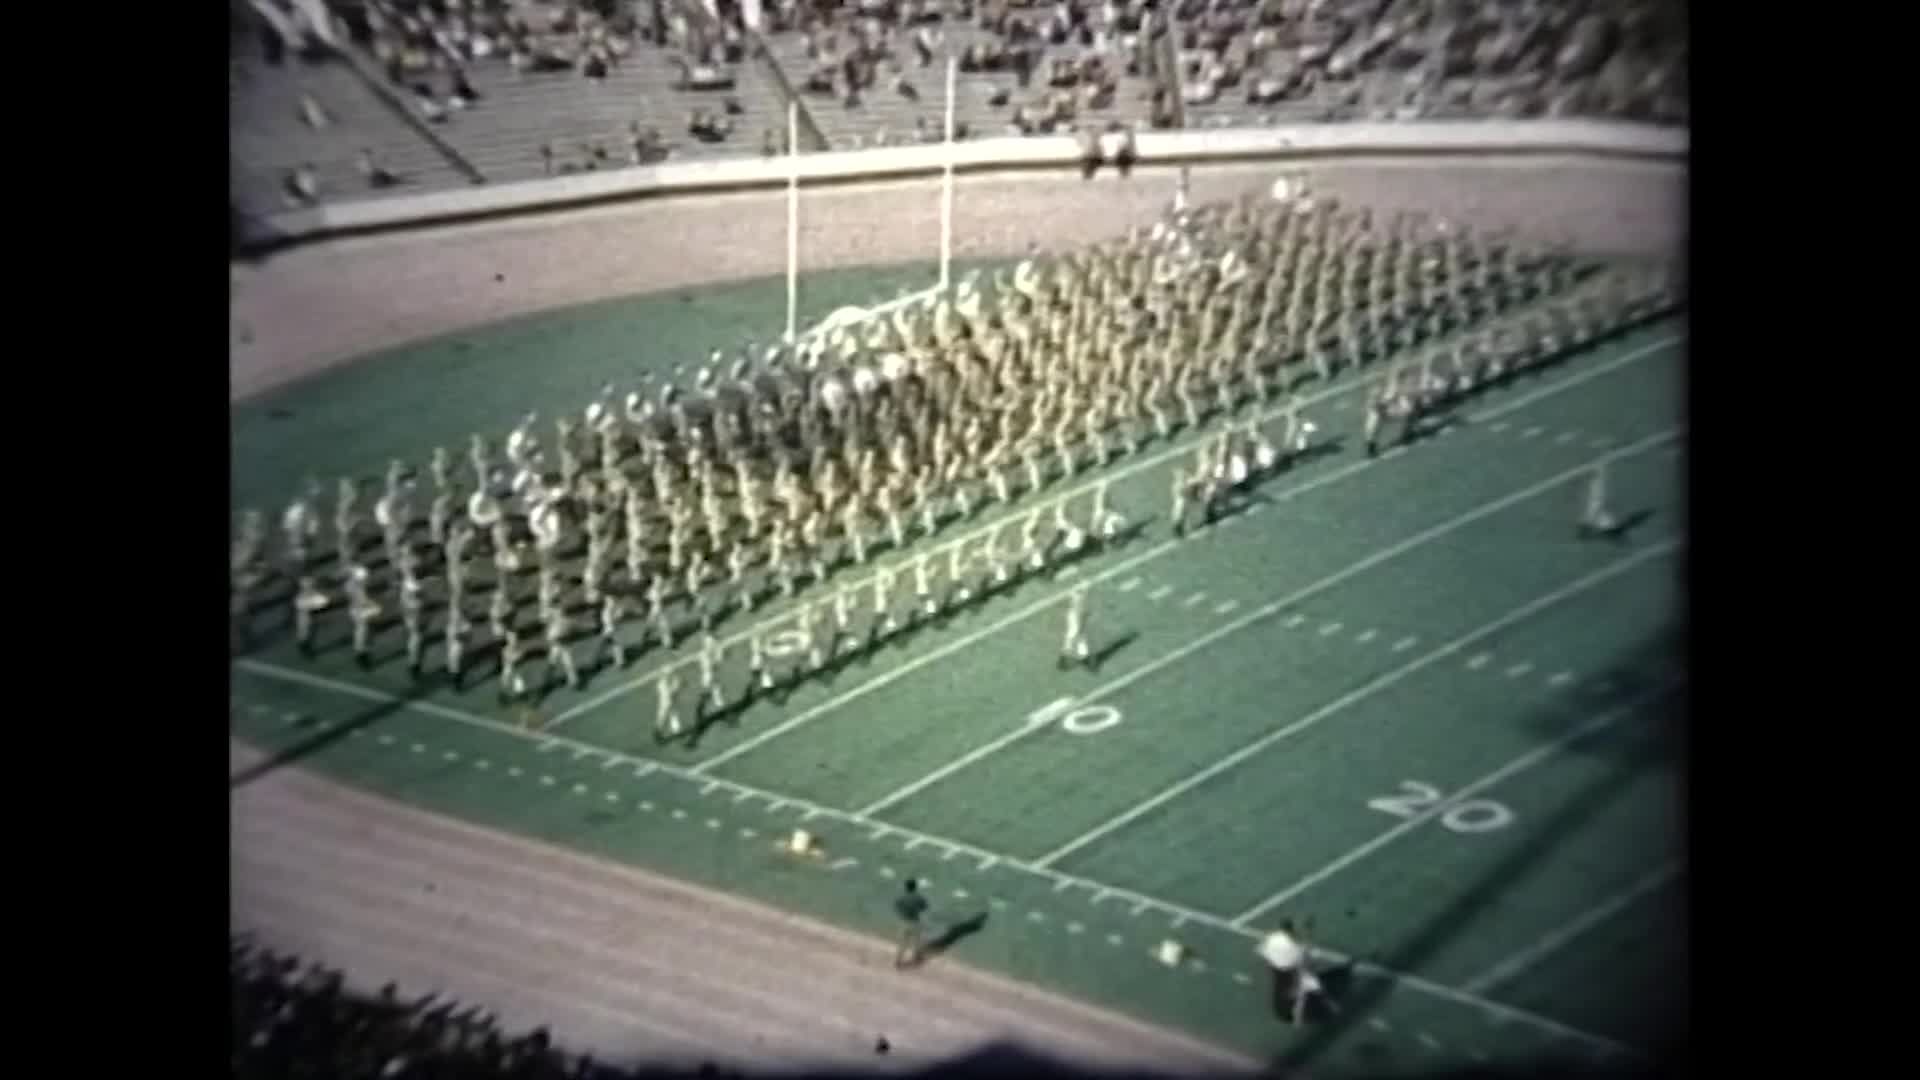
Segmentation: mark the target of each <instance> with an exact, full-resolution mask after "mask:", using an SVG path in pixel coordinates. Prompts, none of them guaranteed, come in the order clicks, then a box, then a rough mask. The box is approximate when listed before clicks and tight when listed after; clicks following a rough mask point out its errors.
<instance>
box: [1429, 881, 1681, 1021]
mask: <svg viewBox="0 0 1920 1080" xmlns="http://www.w3.org/2000/svg"><path fill="white" fill-rule="evenodd" d="M1685 869H1686V863H1685V862H1684V861H1683V860H1679V859H1676V860H1674V861H1673V862H1670V863H1668V864H1666V865H1665V866H1662V867H1661V868H1660V869H1658V870H1655V871H1654V872H1653V873H1651V874H1648V875H1647V876H1646V877H1643V878H1641V879H1640V880H1639V881H1637V882H1635V883H1634V884H1633V885H1632V886H1631V887H1629V888H1628V889H1627V890H1626V891H1625V892H1621V893H1616V894H1615V895H1614V896H1612V897H1610V898H1608V899H1606V900H1604V901H1601V902H1600V903H1598V904H1595V905H1594V906H1593V907H1591V908H1588V909H1587V910H1586V911H1584V912H1581V913H1580V914H1579V915H1577V916H1575V917H1574V919H1573V920H1572V921H1571V922H1569V923H1567V924H1566V925H1565V926H1562V927H1560V928H1559V929H1557V930H1555V931H1553V932H1552V933H1550V934H1548V935H1547V936H1546V937H1543V938H1541V939H1540V940H1539V941H1536V942H1534V943H1533V944H1532V945H1529V946H1527V947H1526V948H1524V949H1522V950H1520V951H1519V952H1517V953H1514V954H1513V955H1512V956H1509V957H1507V958H1506V959H1505V960H1502V961H1501V962H1500V963H1499V964H1497V965H1495V966H1494V967H1492V968H1491V969H1489V970H1487V971H1485V972H1483V973H1481V974H1479V975H1476V976H1474V977H1473V978H1472V979H1470V980H1468V981H1467V984H1466V985H1465V986H1463V987H1461V988H1460V989H1461V991H1462V992H1464V993H1469V994H1479V993H1484V992H1486V991H1487V990H1488V989H1490V988H1492V987H1493V986H1494V985H1496V984H1498V983H1503V982H1506V981H1508V980H1509V979H1512V978H1513V977H1514V976H1516V975H1519V974H1520V973H1521V972H1523V971H1525V970H1527V969H1528V968H1530V967H1532V966H1533V965H1535V964H1537V963H1539V962H1540V961H1542V960H1544V959H1546V958H1547V957H1548V956H1550V955H1552V954H1553V953H1555V952H1558V951H1559V950H1560V949H1561V948H1563V947H1564V946H1566V945H1567V944H1568V943H1569V942H1571V941H1573V940H1574V939H1575V938H1577V937H1579V936H1580V935H1582V934H1584V933H1586V932H1587V931H1589V930H1591V929H1593V928H1594V927H1596V926H1599V925H1600V924H1601V923H1603V922H1606V921H1607V920H1608V919H1610V918H1612V917H1613V916H1614V915H1617V914H1619V913H1620V911H1622V910H1623V909H1625V908H1626V907H1627V905H1629V904H1631V903H1633V902H1634V901H1635V900H1638V899H1640V898H1641V897H1642V896H1645V895H1646V894H1647V893H1650V892H1652V891H1654V890H1655V889H1658V888H1660V887H1662V886H1664V885H1665V884H1666V883H1667V882H1669V881H1672V880H1673V879H1674V878H1676V877H1679V876H1680V874H1681V872H1682V871H1684V870H1685Z"/></svg>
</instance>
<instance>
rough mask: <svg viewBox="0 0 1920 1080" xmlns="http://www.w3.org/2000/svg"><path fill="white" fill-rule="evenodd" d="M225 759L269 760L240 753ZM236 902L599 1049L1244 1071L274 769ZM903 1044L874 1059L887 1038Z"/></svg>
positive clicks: (753, 909) (259, 786) (244, 918)
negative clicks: (997, 1057) (1016, 1056)
mask: <svg viewBox="0 0 1920 1080" xmlns="http://www.w3.org/2000/svg"><path fill="white" fill-rule="evenodd" d="M229 747H230V749H229V762H228V764H229V770H230V771H231V772H236V773H237V772H239V771H240V770H242V769H245V768H248V767H249V766H251V765H253V764H254V763H255V762H257V761H258V760H259V758H260V755H259V754H257V753H256V752H254V751H252V750H250V749H248V748H246V747H244V746H241V745H239V744H231V743H230V744H229ZM231 858H232V886H231V890H232V893H231V898H232V911H233V922H234V925H235V926H236V927H238V928H245V929H248V930H252V931H254V932H255V933H257V934H258V935H259V937H260V938H261V939H262V940H264V941H265V942H266V943H268V944H271V945H273V946H275V947H277V948H282V949H289V950H293V951H295V952H297V953H299V954H301V955H303V956H306V957H310V958H315V959H319V960H322V961H324V962H326V963H328V964H330V965H334V966H337V967H340V968H343V969H345V970H346V971H347V972H349V973H350V974H351V975H352V977H353V979H354V981H355V982H356V984H358V985H359V986H361V987H363V988H365V989H372V988H374V987H377V986H378V985H379V984H380V983H382V982H384V981H386V980H389V979H391V980H394V981H397V982H398V983H399V984H400V988H401V990H402V992H403V993H404V994H407V995H420V994H424V993H427V992H429V991H431V992H438V993H444V994H446V995H448V996H450V997H452V998H454V999H457V1000H460V1001H463V1002H466V1003H471V1004H479V1005H482V1006H484V1007H486V1008H488V1009H491V1010H493V1011H494V1013H495V1014H496V1015H497V1016H498V1017H499V1018H500V1019H501V1021H502V1022H503V1024H504V1025H505V1026H506V1027H508V1028H509V1029H510V1030H527V1029H530V1028H533V1027H535V1026H538V1025H542V1024H545V1025H548V1026H549V1027H550V1028H551V1029H552V1031H553V1033H554V1036H555V1038H556V1040H557V1041H559V1042H560V1044H561V1045H564V1046H568V1047H570V1048H578V1049H584V1050H590V1051H591V1052H593V1053H594V1054H595V1055H596V1056H597V1057H598V1058H599V1059H600V1060H603V1061H615V1062H634V1061H642V1060H643V1061H646V1062H650V1063H656V1064H680V1065H687V1066H693V1065H698V1064H699V1063H702V1062H707V1061H711V1062H715V1063H719V1064H725V1065H732V1066H736V1067H743V1068H752V1069H755V1070H757V1071H773V1070H790V1069H793V1068H795V1067H798V1066H801V1065H821V1066H838V1067H839V1068H841V1069H846V1068H863V1069H865V1068H874V1067H877V1066H881V1065H885V1066H886V1067H888V1068H889V1069H906V1068H919V1067H924V1066H927V1065H930V1064H932V1063H934V1062H935V1061H939V1060H946V1059H951V1058H953V1057H957V1056H959V1055H961V1054H963V1053H966V1052H968V1051H971V1050H974V1049H977V1048H978V1047H980V1046H981V1045H983V1044H986V1043H989V1042H1002V1043H1006V1042H1012V1043H1018V1044H1020V1045H1022V1046H1025V1047H1028V1048H1030V1049H1033V1050H1036V1051H1041V1052H1044V1053H1046V1054H1047V1055H1048V1056H1051V1057H1053V1058H1056V1059H1059V1060H1062V1061H1065V1062H1071V1063H1077V1064H1085V1065H1089V1066H1095V1067H1101V1066H1104V1067H1105V1068H1106V1069H1107V1070H1110V1071H1111V1070H1118V1069H1121V1068H1124V1067H1132V1068H1150V1069H1154V1070H1156V1071H1164V1072H1171V1073H1174V1074H1176V1075H1195V1074H1201V1073H1204V1074H1209V1075H1225V1074H1231V1073H1243V1072H1247V1071H1250V1070H1251V1069H1252V1068H1253V1067H1254V1066H1253V1063H1252V1062H1249V1061H1245V1060H1243V1059H1240V1058H1237V1057H1235V1056H1233V1055H1231V1054H1228V1053H1226V1052H1224V1051H1220V1050H1217V1049H1214V1048H1212V1047H1209V1046H1205V1045H1203V1044H1201V1043H1198V1042H1196V1041H1193V1040H1191V1039H1188V1038H1185V1037H1183V1036H1180V1035H1178V1034H1175V1033H1172V1032H1166V1031H1162V1030H1159V1029H1156V1028H1152V1027H1148V1026H1146V1025H1143V1024H1138V1023H1135V1022H1133V1021H1130V1020H1126V1019H1123V1018H1120V1017H1116V1016H1113V1015H1111V1014H1107V1013H1101V1012H1097V1011H1095V1010H1093V1009H1089V1008H1086V1007H1084V1006H1081V1005H1078V1004H1075V1003H1073V1002H1070V1001H1067V1000H1064V999H1061V998H1058V997H1054V996H1051V995H1048V994H1045V993H1041V992H1039V991H1036V990H1032V989H1030V988H1027V987H1025V986H1021V985H1019V984H1017V983H1014V982H1011V981H1008V980H1004V979H1000V978H997V977H993V976H988V975H983V974H980V973H978V972H974V971H970V970H967V969H966V968H964V967H962V966H961V965H959V964H956V963H953V962H951V961H947V960H940V961H936V962H934V963H933V964H930V965H929V966H928V967H926V968H924V969H922V970H919V971H914V972H908V973H904V974H903V973H900V972H896V971H894V970H893V964H892V950H891V947H890V945H889V943H887V942H885V941H881V940H878V939H874V938H864V937H859V936H856V935H853V934H848V933H844V932H841V931H838V930H835V929H832V928H829V927H825V926H822V925H820V924H818V923H814V922H811V921H808V920H803V919H799V918H795V917H793V916H789V915H786V914H783V913H780V912H778V911H775V910H773V909H771V908H766V907H762V906H760V905H756V904H751V903H747V902H745V901H740V900H735V899H731V898H726V897H720V896H717V895H715V894H713V893H710V892H707V891H705V890H701V889H696V888H693V887H690V886H687V885H684V884H681V883H679V882H675V881H671V880H669V879H666V878H662V877H658V876H655V875H652V874H647V873H642V872H639V871H636V870H631V869H627V868H625V867H620V866H615V865H613V864H611V863H607V862H602V861H599V860H595V859H589V858H586V857H584V856H578V855H573V854H570V853H567V852H563V851H560V850H558V849H555V848H551V847H547V846H544V845H540V844H536V843H532V842H529V841H523V840H519V839H515V838H513V837H509V836H506V835H504V834H501V833H497V832H493V831H490V830H486V829H480V828H476V827H473V826H469V825H465V824H462V823H460V822H457V821H453V820H451V819H448V818H443V817H439V816H437V815H433V814H428V813H425V812H422V811H417V810H412V809H409V808H407V807H403V806H400V805H398V804H395V803H392V802H388V801H386V800H384V799H380V798H376V797H374V796H371V795H365V794H361V793H359V792H357V791H354V790H351V789H349V788H346V787H343V786H340V785H338V784H334V783H332V782H330V781H326V780H322V779H319V778H317V777H315V776H314V775H312V774H310V773H307V772H304V771H302V770H298V769H279V770H275V771H272V772H269V773H267V774H265V775H264V776H262V777H260V778H259V779H257V780H254V781H252V782H250V783H248V784H245V785H243V786H242V787H241V788H240V789H239V791H238V792H237V793H236V794H235V795H234V797H233V832H232V855H231ZM880 1034H884V1035H885V1036H886V1037H887V1039H888V1040H889V1042H890V1043H891V1044H892V1046H893V1050H892V1053H890V1054H889V1055H888V1056H887V1057H885V1058H879V1057H876V1055H875V1054H874V1051H873V1046H874V1040H875V1038H876V1036H878V1035H880Z"/></svg>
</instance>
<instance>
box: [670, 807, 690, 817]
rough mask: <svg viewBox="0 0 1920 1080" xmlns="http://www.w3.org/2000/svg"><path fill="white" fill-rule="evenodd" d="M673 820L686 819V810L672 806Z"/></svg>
mask: <svg viewBox="0 0 1920 1080" xmlns="http://www.w3.org/2000/svg"><path fill="white" fill-rule="evenodd" d="M673 820H675V821H685V820H687V812H686V811H685V810H682V809H680V808H679V807H677V806H676V807H674V808H673Z"/></svg>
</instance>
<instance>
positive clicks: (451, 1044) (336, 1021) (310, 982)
mask: <svg viewBox="0 0 1920 1080" xmlns="http://www.w3.org/2000/svg"><path fill="white" fill-rule="evenodd" d="M227 981H228V987H229V991H230V995H231V1008H232V1026H231V1028H230V1032H231V1040H232V1070H231V1075H232V1076H234V1077H236V1078H247V1080H253V1078H265V1077H296V1076H309V1077H328V1078H329V1080H362V1078H364V1080H435V1078H441V1077H462V1078H465V1077H498V1078H501V1080H507V1078H512V1080H614V1078H615V1077H618V1076H622V1075H625V1074H623V1073H620V1072H616V1071H615V1070H612V1069H609V1068H606V1067H604V1066H598V1065H596V1064H594V1063H593V1062H592V1061H591V1060H589V1059H572V1058H570V1057H569V1056H568V1055H566V1054H563V1053H561V1052H560V1051H558V1050H557V1049H556V1048H555V1047H554V1046H553V1045H552V1042H551V1040H550V1038H549V1036H548V1034H547V1032H546V1030H545V1029H536V1030H535V1031H533V1032H531V1033H528V1034H525V1035H511V1034H508V1033H506V1032H503V1031H501V1030H500V1028H499V1026H498V1025H497V1024H496V1023H495V1022H494V1020H493V1018H492V1017H491V1016H488V1015H486V1014H485V1013H483V1012H482V1011H481V1010H479V1009H477V1008H462V1007H460V1006H459V1005H458V1004H456V1003H453V1002H436V1001H435V1000H434V999H433V998H432V997H427V998H423V999H419V1000H413V1001H409V1000H405V999H403V998H401V997H400V996H399V993H398V990H397V988H396V987H394V986H393V985H392V984H388V985H387V986H386V987H384V988H383V989H382V990H381V991H380V993H379V994H378V996H373V997H369V996H364V995H361V994H358V993H355V992H354V991H353V990H351V989H349V988H348V987H347V986H346V984H345V980H344V978H343V976H342V975H341V973H340V972H337V971H331V970H328V969H326V968H323V967H321V966H319V965H317V964H303V963H302V962H301V961H300V960H299V959H298V958H296V957H293V956H286V955H282V954H279V953H276V952H274V951H273V950H271V949H263V948H257V947H255V946H254V945H252V944H251V943H250V942H248V941H246V940H245V939H241V938H236V939H234V940H233V941H231V942H230V943H229V946H228V954H227Z"/></svg>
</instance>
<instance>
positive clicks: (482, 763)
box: [473, 758, 493, 772]
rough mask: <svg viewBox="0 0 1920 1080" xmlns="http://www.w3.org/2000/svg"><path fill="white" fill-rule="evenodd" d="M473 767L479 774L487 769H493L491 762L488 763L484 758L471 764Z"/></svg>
mask: <svg viewBox="0 0 1920 1080" xmlns="http://www.w3.org/2000/svg"><path fill="white" fill-rule="evenodd" d="M473 767H474V768H476V769H479V770H480V771H481V772H486V771H487V770H488V769H491V768H493V762H491V761H488V760H487V759H486V758H481V759H480V760H478V761H476V762H474V763H473Z"/></svg>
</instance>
